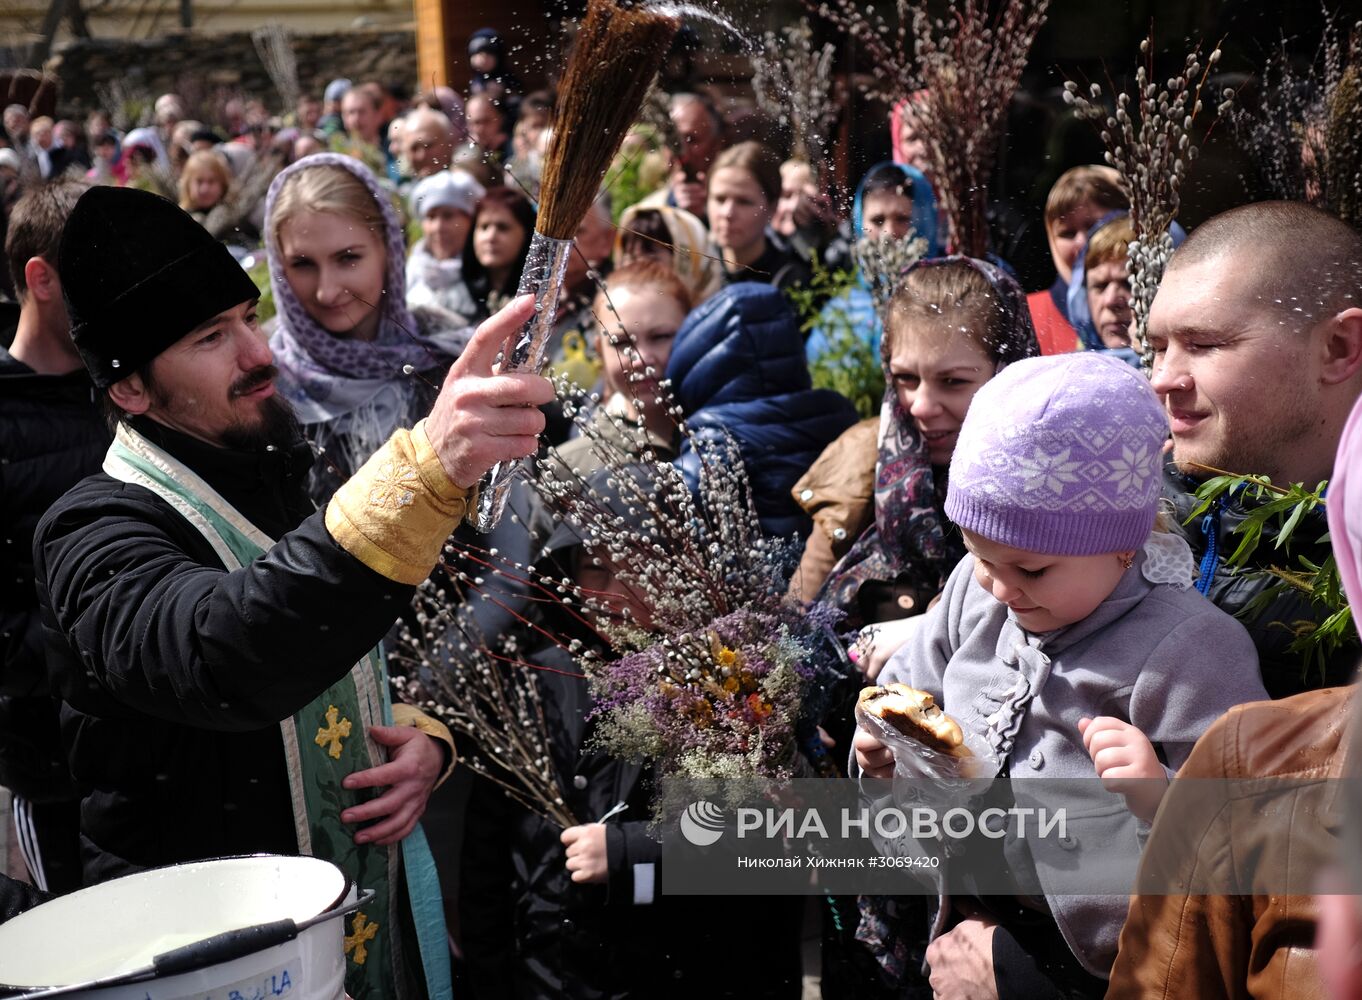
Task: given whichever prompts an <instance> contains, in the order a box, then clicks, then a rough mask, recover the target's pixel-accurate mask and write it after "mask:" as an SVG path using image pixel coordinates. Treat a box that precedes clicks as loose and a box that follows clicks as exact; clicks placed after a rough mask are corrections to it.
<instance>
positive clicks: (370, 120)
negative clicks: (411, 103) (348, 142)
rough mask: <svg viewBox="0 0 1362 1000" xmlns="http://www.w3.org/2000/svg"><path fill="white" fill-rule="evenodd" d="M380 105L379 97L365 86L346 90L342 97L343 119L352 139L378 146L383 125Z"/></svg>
mask: <svg viewBox="0 0 1362 1000" xmlns="http://www.w3.org/2000/svg"><path fill="white" fill-rule="evenodd" d="M378 107H379V105H378V99H377V98H375V97H374V95H373V93H372V92H371V91H369V90H366V89H365V88H363V87H351V88H350V89H349V90H347V91H346V92H345V96H344V97H342V98H341V120H342V121H344V122H345V131H346V133H347V134H348V135H349V136H350V138H351V139H352V140H354V141H356V142H362V143H364V144H366V145H369V146H375V147H377V146H378V144H379V142H380V141H381V135H382V131H381V130H382V126H383V122H382V119H381V118H380V117H379V113H378Z"/></svg>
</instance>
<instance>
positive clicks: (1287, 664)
mask: <svg viewBox="0 0 1362 1000" xmlns="http://www.w3.org/2000/svg"><path fill="white" fill-rule="evenodd" d="M1198 485H1199V483H1198V481H1197V480H1195V479H1191V478H1189V477H1187V476H1184V475H1182V474H1180V473H1179V472H1178V471H1177V469H1176V468H1175V467H1174V466H1173V465H1172V464H1169V465H1168V466H1167V467H1166V468H1165V470H1164V481H1163V494H1164V497H1165V498H1166V499H1168V500H1170V501H1172V504H1173V508H1174V511H1175V517H1176V520H1177V530H1178V531H1180V532H1181V533H1182V534H1183V536H1184V537H1185V538H1186V539H1187V543H1188V544H1189V545H1190V546H1191V547H1192V555H1193V557H1194V558H1195V559H1196V560H1197V564H1198V565H1201V564H1202V563H1203V561H1204V560H1205V557H1206V553H1207V549H1208V548H1209V547H1210V545H1211V540H1212V539H1214V544H1215V547H1216V561H1215V568H1214V572H1213V574H1212V577H1211V583H1210V589H1209V591H1207V592H1206V596H1207V597H1209V598H1210V599H1211V601H1212V602H1214V603H1215V605H1216V607H1218V608H1220V610H1222V611H1225V612H1227V613H1229V614H1231V615H1234V616H1235V617H1236V618H1237V619H1238V620H1239V621H1240V623H1241V624H1243V626H1244V627H1245V628H1246V629H1248V632H1249V635H1250V636H1251V637H1252V638H1253V644H1254V646H1256V647H1257V648H1258V664H1259V668H1260V669H1261V670H1262V674H1263V686H1264V687H1266V688H1267V693H1268V694H1269V695H1271V696H1272V697H1273V698H1274V699H1276V698H1286V697H1289V696H1291V695H1294V694H1300V693H1301V692H1303V691H1314V690H1318V689H1320V688H1326V687H1340V686H1342V685H1345V684H1349V683H1351V682H1352V680H1353V677H1354V675H1355V674H1356V672H1357V663H1358V648H1357V644H1356V643H1355V642H1353V643H1347V644H1345V645H1344V647H1343V648H1342V649H1340V650H1339V651H1338V652H1337V653H1335V654H1334V656H1333V657H1332V659H1331V660H1330V661H1329V662H1328V663H1327V664H1325V673H1324V676H1320V672H1319V669H1318V667H1308V668H1307V666H1306V664H1305V663H1304V662H1303V661H1302V659H1301V657H1300V656H1299V655H1297V654H1295V653H1293V652H1291V650H1290V649H1289V647H1290V645H1291V642H1292V639H1293V638H1294V636H1293V634H1292V632H1291V629H1290V626H1291V625H1293V624H1294V623H1296V622H1299V621H1321V620H1323V618H1324V616H1325V614H1326V613H1327V612H1326V611H1325V610H1324V609H1322V608H1320V607H1318V606H1315V605H1312V604H1311V603H1310V600H1309V598H1308V597H1306V596H1305V595H1304V594H1301V593H1298V592H1296V591H1288V592H1286V593H1285V594H1284V595H1283V596H1281V597H1279V598H1277V599H1276V600H1275V601H1273V602H1272V603H1271V604H1270V605H1268V606H1267V607H1265V608H1263V609H1262V610H1261V611H1258V612H1256V613H1255V614H1254V615H1253V617H1252V618H1247V619H1246V618H1244V617H1243V616H1242V614H1241V613H1242V612H1243V610H1244V608H1245V607H1247V606H1248V604H1249V603H1250V602H1251V601H1252V600H1253V599H1254V598H1255V597H1257V596H1258V595H1259V594H1261V593H1262V592H1263V591H1265V590H1266V589H1267V588H1268V587H1269V586H1271V583H1272V581H1271V580H1270V579H1269V578H1266V577H1261V576H1255V575H1254V573H1255V572H1256V571H1258V570H1261V569H1263V568H1265V567H1267V566H1270V565H1272V564H1274V563H1280V562H1281V561H1282V559H1281V555H1280V553H1278V552H1277V550H1276V549H1274V548H1273V542H1274V540H1275V537H1276V536H1275V535H1273V534H1270V533H1269V532H1267V531H1264V532H1263V538H1262V541H1261V542H1260V543H1259V545H1258V551H1257V552H1256V553H1255V559H1254V562H1253V564H1252V565H1249V566H1246V567H1245V568H1244V569H1243V570H1238V571H1235V570H1230V569H1227V568H1226V566H1225V560H1226V559H1227V558H1228V557H1229V556H1230V555H1231V554H1232V553H1233V552H1234V550H1235V549H1236V548H1238V546H1239V541H1240V538H1241V536H1239V535H1236V534H1235V533H1234V529H1235V528H1236V527H1237V526H1238V525H1239V524H1241V523H1242V522H1243V520H1244V517H1245V510H1244V508H1243V506H1242V505H1241V504H1240V502H1239V501H1238V500H1237V499H1232V498H1227V499H1226V500H1225V501H1224V502H1223V503H1222V504H1218V505H1217V506H1216V507H1214V508H1213V509H1212V510H1211V511H1210V513H1208V514H1206V515H1203V516H1201V517H1198V518H1196V519H1195V520H1193V521H1192V522H1191V523H1190V524H1186V523H1184V522H1186V521H1187V518H1188V516H1189V515H1190V514H1191V513H1192V511H1193V510H1194V509H1195V508H1196V506H1197V499H1196V497H1195V496H1194V493H1195V491H1196V489H1197V486H1198ZM1316 520H1317V523H1316V524H1314V525H1311V524H1309V523H1306V524H1302V525H1301V526H1300V527H1299V528H1297V529H1296V531H1295V533H1294V535H1293V536H1292V552H1293V558H1292V560H1291V564H1292V565H1295V559H1294V555H1303V556H1305V558H1307V559H1309V560H1310V561H1311V562H1313V563H1315V564H1317V565H1318V564H1322V563H1323V562H1324V560H1325V559H1327V558H1328V557H1329V544H1328V543H1327V542H1325V543H1323V544H1309V545H1307V544H1305V543H1306V542H1313V540H1314V539H1317V538H1320V537H1322V536H1323V535H1324V534H1325V533H1326V532H1327V531H1328V530H1329V528H1328V525H1327V524H1326V523H1325V521H1324V514H1323V511H1320V512H1319V514H1318V515H1317V518H1316ZM1206 655H1208V656H1213V655H1215V651H1214V650H1207V651H1206Z"/></svg>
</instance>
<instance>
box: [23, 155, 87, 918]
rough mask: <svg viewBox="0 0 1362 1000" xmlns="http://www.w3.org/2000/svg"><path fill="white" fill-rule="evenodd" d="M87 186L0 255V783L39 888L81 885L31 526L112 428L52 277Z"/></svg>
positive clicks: (41, 194)
mask: <svg viewBox="0 0 1362 1000" xmlns="http://www.w3.org/2000/svg"><path fill="white" fill-rule="evenodd" d="M84 190H85V186H84V185H83V184H77V183H75V182H73V181H57V182H54V183H51V184H43V185H39V186H38V187H35V188H33V190H31V191H29V192H28V193H27V194H26V195H24V197H23V198H21V199H20V200H19V202H18V204H17V205H15V208H14V213H13V215H12V216H11V217H10V220H9V231H8V232H7V233H6V234H5V255H6V257H7V259H8V261H9V268H10V275H11V278H12V279H13V281H14V287H15V290H16V292H17V296H18V299H19V327H18V331H17V332H16V334H15V337H14V343H13V344H12V345H10V349H9V351H8V352H6V351H4V350H3V349H0V454H3V455H4V456H5V460H4V461H3V462H0V522H3V523H4V525H5V536H6V537H5V545H4V552H5V553H6V562H7V564H8V565H9V566H11V567H12V568H13V571H12V572H9V573H5V574H4V575H3V578H0V639H2V640H3V646H0V649H3V655H2V656H0V785H4V786H5V787H6V788H9V789H10V790H11V791H12V792H13V793H14V806H13V814H14V825H15V830H16V831H17V832H18V834H19V837H18V841H19V847H20V850H21V851H22V852H23V855H24V861H25V862H26V864H27V866H28V870H29V874H30V876H31V877H32V879H33V882H34V884H35V885H36V886H38V888H39V889H42V890H45V891H48V892H57V893H62V892H70V891H71V890H73V889H78V888H80V886H81V868H80V796H79V795H78V794H77V793H76V788H75V786H74V784H73V783H72V781H71V778H70V775H69V774H68V773H67V767H66V756H65V753H64V752H63V750H62V741H61V731H60V728H59V726H58V718H57V710H58V707H59V703H58V702H56V701H54V700H53V699H52V697H51V696H50V694H49V692H48V685H47V661H46V655H45V652H44V649H43V631H42V622H41V620H40V617H39V614H38V595H37V591H36V589H35V583H34V569H33V556H32V551H33V532H34V529H35V528H36V527H37V525H38V519H39V518H41V517H42V516H43V514H45V513H46V512H47V509H48V507H50V506H51V505H52V504H53V503H54V502H55V501H56V500H57V498H58V497H60V496H61V495H62V494H63V493H65V492H66V491H67V490H69V489H70V488H71V487H72V486H74V485H75V484H76V483H77V482H79V481H80V480H81V479H83V478H84V477H85V476H88V475H92V474H93V473H95V472H98V471H99V466H100V462H101V461H102V460H103V458H104V452H105V451H106V450H107V449H108V447H109V430H108V428H107V427H106V426H105V424H104V421H103V419H102V418H101V416H100V412H99V407H98V406H97V405H95V402H94V386H93V385H92V384H91V382H90V375H89V373H88V372H87V371H86V370H85V366H84V365H83V364H81V360H80V355H79V354H78V353H77V352H76V348H75V346H74V345H73V344H72V343H71V324H70V321H69V320H68V319H67V316H66V305H65V303H64V302H63V301H62V290H61V280H60V278H58V276H57V266H56V261H57V245H58V242H59V241H60V240H61V233H62V226H63V225H64V224H65V223H66V217H67V216H68V215H69V214H70V212H71V207H72V206H73V205H74V204H75V203H76V199H77V198H79V197H80V195H81V194H82V192H84Z"/></svg>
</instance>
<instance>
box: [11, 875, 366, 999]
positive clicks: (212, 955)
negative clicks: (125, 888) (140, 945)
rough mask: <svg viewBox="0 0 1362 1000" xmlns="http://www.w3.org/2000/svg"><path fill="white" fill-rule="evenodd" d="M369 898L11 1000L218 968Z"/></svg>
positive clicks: (254, 927) (252, 928)
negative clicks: (114, 973)
mask: <svg viewBox="0 0 1362 1000" xmlns="http://www.w3.org/2000/svg"><path fill="white" fill-rule="evenodd" d="M373 898H374V890H373V889H365V890H363V891H361V892H360V893H359V894H358V898H357V899H356V900H355V901H354V902H353V903H347V904H345V905H344V906H341V907H338V908H337V909H334V910H327V911H325V912H323V913H319V914H317V915H316V916H315V917H308V918H307V919H306V920H303V921H301V922H298V921H294V920H290V919H288V918H287V917H285V918H284V919H283V920H272V921H270V922H269V923H264V924H253V925H252V926H250V927H239V928H237V929H236V930H231V931H223V932H222V933H221V934H214V935H213V936H212V937H209V938H204V939H203V940H202V941H195V942H193V943H192V944H187V945H184V946H183V947H180V948H175V949H173V950H171V951H167V952H162V953H161V954H159V955H157V956H155V957H154V958H153V959H152V960H151V965H148V966H144V967H142V968H140V969H133V970H132V971H131V972H126V973H124V974H123V975H121V976H117V977H115V978H112V979H101V980H96V981H94V982H88V983H72V984H70V985H67V986H54V987H49V988H44V989H41V990H35V991H33V992H30V993H21V994H19V995H18V996H16V997H15V998H14V1000H40V998H41V1000H46V998H47V997H56V996H63V995H65V994H67V993H78V992H80V991H81V990H90V989H103V988H105V987H107V986H122V985H126V984H128V983H136V982H139V981H141V980H144V979H154V978H158V977H165V976H175V975H179V974H180V973H182V972H190V971H192V970H194V969H202V968H205V967H207V966H210V965H220V964H222V963H223V962H230V961H232V960H233V959H237V958H241V957H242V956H243V955H250V954H252V953H254V952H258V951H264V950H265V949H266V948H273V947H275V946H276V945H281V944H283V943H284V942H286V941H292V940H293V939H294V938H296V937H297V936H298V935H299V934H300V933H302V932H303V931H305V930H307V929H308V928H309V927H312V926H314V925H316V924H320V923H322V922H323V921H326V920H332V919H334V918H336V917H340V916H344V915H345V914H347V913H350V912H352V911H354V910H357V909H359V908H360V907H361V906H364V905H365V904H366V903H368V902H369V900H371V899H373Z"/></svg>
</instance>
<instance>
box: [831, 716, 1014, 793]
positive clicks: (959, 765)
mask: <svg viewBox="0 0 1362 1000" xmlns="http://www.w3.org/2000/svg"><path fill="white" fill-rule="evenodd" d="M856 725H858V726H860V727H861V728H862V729H864V730H865V731H866V732H868V733H870V734H871V735H872V736H874V737H875V738H876V739H878V740H879V741H880V742H881V743H883V744H884V745H885V746H887V747H889V749H890V750H892V751H893V752H894V789H895V798H899V797H900V796H899V795H898V792H899V790H900V787H901V786H902V787H903V788H904V789H911V788H930V787H931V786H932V785H935V786H936V787H938V788H941V789H945V790H952V791H968V792H974V791H977V790H980V789H981V784H982V786H983V787H987V785H988V784H990V783H991V782H992V780H993V778H994V777H995V776H996V775H997V773H998V768H999V766H1000V765H1001V761H1000V760H999V758H998V756H997V754H995V753H994V752H993V750H992V749H991V748H990V747H989V745H988V743H986V742H985V741H984V739H983V738H982V737H980V736H978V735H977V734H975V733H972V732H970V731H969V730H968V729H965V728H964V727H963V726H962V727H961V730H962V732H963V734H964V744H965V746H966V747H968V748H969V750H970V756H968V757H955V756H952V755H951V754H948V753H942V752H941V751H940V750H934V749H932V748H931V747H929V746H928V745H927V744H925V743H923V742H922V741H921V740H917V739H914V738H913V737H911V736H906V735H904V734H903V733H901V732H899V731H898V730H897V729H895V728H894V727H893V726H892V725H890V724H889V723H888V722H886V721H884V720H883V719H881V718H880V717H879V716H877V715H872V714H871V713H869V712H867V711H866V710H865V708H864V707H863V706H862V705H861V703H860V702H859V701H858V702H857V703H856Z"/></svg>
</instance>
